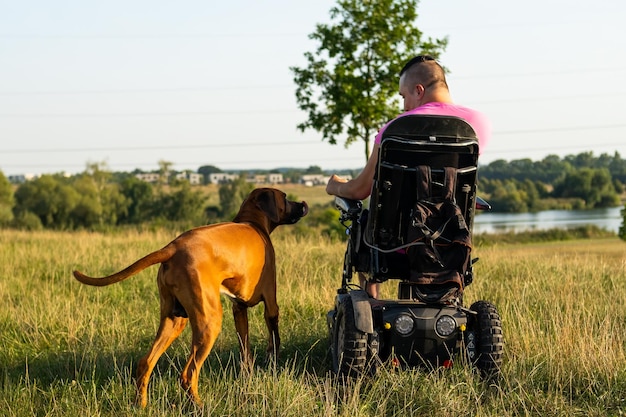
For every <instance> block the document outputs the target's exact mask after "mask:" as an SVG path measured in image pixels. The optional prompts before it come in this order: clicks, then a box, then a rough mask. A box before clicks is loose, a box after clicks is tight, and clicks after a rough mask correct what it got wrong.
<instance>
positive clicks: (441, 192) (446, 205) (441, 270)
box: [407, 166, 472, 301]
mask: <svg viewBox="0 0 626 417" xmlns="http://www.w3.org/2000/svg"><path fill="white" fill-rule="evenodd" d="M456 178H457V176H456V169H455V168H451V167H446V168H444V173H443V183H436V182H433V180H432V173H431V169H430V167H429V166H419V167H418V169H417V196H418V201H417V203H416V204H415V206H414V207H413V209H412V211H411V219H410V221H411V223H410V226H409V228H408V230H407V240H408V242H410V245H411V246H409V247H408V248H407V256H408V258H409V266H410V282H411V283H414V284H417V285H418V286H419V288H420V292H422V293H424V294H426V296H428V293H429V292H432V293H433V295H434V296H435V298H436V300H433V301H446V300H448V299H451V298H454V297H459V296H461V294H462V292H463V289H464V287H465V285H466V284H469V282H467V281H468V278H469V280H471V272H470V269H471V258H470V254H471V250H472V240H471V233H470V230H469V228H468V226H467V224H466V221H465V217H464V216H463V213H462V211H461V209H460V208H459V206H458V205H457V204H456V202H455V198H454V195H455V189H456Z"/></svg>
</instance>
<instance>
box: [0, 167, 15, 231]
mask: <svg viewBox="0 0 626 417" xmlns="http://www.w3.org/2000/svg"><path fill="white" fill-rule="evenodd" d="M14 201H15V200H14V198H13V186H12V185H11V183H10V182H9V180H8V179H7V177H5V176H4V174H3V173H2V172H0V226H6V225H8V224H10V223H11V221H12V220H13V211H12V209H13V204H14Z"/></svg>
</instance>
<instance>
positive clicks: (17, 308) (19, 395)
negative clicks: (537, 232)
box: [0, 228, 626, 417]
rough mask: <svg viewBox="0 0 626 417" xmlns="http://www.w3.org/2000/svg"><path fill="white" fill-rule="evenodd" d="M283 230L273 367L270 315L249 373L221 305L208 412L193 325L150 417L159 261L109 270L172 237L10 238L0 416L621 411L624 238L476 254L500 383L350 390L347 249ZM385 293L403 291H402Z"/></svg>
mask: <svg viewBox="0 0 626 417" xmlns="http://www.w3.org/2000/svg"><path fill="white" fill-rule="evenodd" d="M273 236H274V242H275V246H276V250H277V261H278V281H279V284H278V287H279V289H278V298H279V303H280V306H281V334H282V346H283V349H282V352H281V357H280V359H279V361H278V363H276V364H271V365H266V364H265V361H264V359H265V355H264V351H265V325H264V322H263V308H262V307H258V308H255V309H253V310H252V311H251V315H252V317H251V320H250V326H251V336H252V345H253V348H254V349H255V350H256V352H257V365H256V369H255V372H254V373H253V374H251V375H246V376H244V375H239V374H238V369H239V368H238V351H237V342H236V336H235V331H234V326H233V322H232V317H231V316H230V306H229V305H228V301H225V300H224V302H225V314H224V329H223V332H222V333H221V335H220V336H219V338H218V340H217V343H216V345H215V347H214V350H213V352H212V353H211V355H210V356H209V359H208V360H207V362H206V364H205V366H204V368H203V371H202V373H201V376H200V395H201V397H202V398H203V400H204V404H203V405H202V406H201V407H197V406H195V405H193V404H189V403H188V401H187V400H186V398H185V395H184V394H183V393H182V390H181V389H180V387H179V385H178V374H179V372H180V370H181V369H182V366H183V365H184V363H185V361H186V358H187V354H188V352H189V347H188V344H189V338H190V332H189V330H188V329H187V330H185V332H184V333H183V335H182V336H181V338H180V339H179V340H178V341H177V342H175V343H174V345H172V347H171V348H170V349H169V350H168V351H167V352H166V354H165V355H164V356H163V357H162V358H161V360H160V362H159V364H158V365H157V368H156V370H155V373H154V374H153V376H152V380H151V385H150V388H149V395H150V400H149V404H148V407H147V408H146V409H145V410H141V409H137V408H135V407H134V406H133V405H132V403H133V399H134V381H133V375H134V369H135V365H136V362H137V360H138V359H139V358H140V357H141V356H142V355H143V354H144V353H145V352H146V350H147V349H148V347H149V345H150V343H151V341H152V340H153V337H154V334H155V332H156V328H157V323H158V295H157V289H156V285H155V275H156V267H152V268H150V269H148V270H146V271H144V272H142V273H140V274H139V275H137V276H135V277H133V278H131V279H129V280H128V281H125V282H123V283H119V284H116V285H113V286H110V287H105V288H94V287H87V286H84V285H81V284H79V283H78V282H76V281H75V280H74V279H73V277H72V275H71V271H72V270H73V269H80V270H82V271H84V272H85V273H87V274H92V275H104V274H108V273H111V272H114V271H117V270H119V269H121V268H122V267H125V266H126V265H128V264H129V263H130V262H132V261H134V260H135V259H136V258H138V257H140V256H142V255H144V254H146V253H148V252H150V251H152V250H154V249H157V248H159V247H161V246H163V245H164V244H165V243H167V242H168V241H169V240H171V239H172V238H173V237H174V234H173V233H168V232H141V233H139V232H124V233H119V234H106V235H105V234H93V233H87V232H77V233H62V232H56V233H54V232H37V233H26V232H18V231H7V230H2V231H0V300H2V308H0V340H1V343H0V346H1V349H0V415H1V416H72V417H74V416H179V415H194V416H307V417H309V416H311V417H312V416H351V417H352V416H621V415H626V303H625V302H624V300H625V299H626V243H625V242H623V241H620V240H618V239H616V238H611V239H597V240H580V241H571V242H567V243H541V244H525V245H499V244H496V245H492V246H489V247H478V248H476V249H475V255H476V256H479V257H480V262H478V263H477V264H476V267H475V270H476V279H475V281H474V283H473V284H472V285H471V286H470V287H468V289H467V291H466V293H465V294H466V295H465V299H466V304H467V305H469V304H470V303H472V302H473V301H475V300H477V299H486V300H490V301H492V302H494V303H495V304H496V306H498V309H499V311H500V315H501V316H502V320H503V329H504V333H505V341H506V345H505V362H504V366H503V369H502V375H503V376H502V380H501V381H500V383H499V384H498V385H492V386H486V385H484V384H483V383H481V381H480V380H479V379H478V378H477V377H476V376H475V375H474V374H473V373H472V372H471V371H470V370H468V369H467V368H465V367H463V366H455V367H454V368H453V369H450V370H445V371H443V370H435V371H432V372H425V371H420V370H413V371H404V372H398V371H396V370H394V369H393V368H389V369H386V368H385V369H383V370H382V371H381V372H380V373H379V374H378V375H377V376H376V377H374V378H371V379H360V380H356V381H351V382H348V383H344V382H342V381H338V380H336V378H334V376H333V375H332V374H331V373H329V371H328V369H329V368H330V357H329V355H328V338H327V334H326V324H325V315H326V312H327V311H328V310H329V309H330V308H331V307H332V305H333V299H334V296H335V291H336V288H337V286H338V285H339V282H340V278H339V271H340V267H341V265H340V264H341V260H342V256H343V250H344V246H343V244H341V243H338V242H331V241H328V240H325V239H323V238H321V237H310V238H295V237H293V236H292V235H291V234H290V233H289V231H288V230H287V228H286V229H284V230H282V229H280V228H279V229H278V230H277V231H276V232H275V234H274V235H273ZM384 285H385V288H384V291H385V293H387V294H393V293H394V291H395V288H393V285H392V284H391V283H386V284H384Z"/></svg>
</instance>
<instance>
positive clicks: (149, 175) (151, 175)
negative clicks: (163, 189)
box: [135, 172, 161, 183]
mask: <svg viewBox="0 0 626 417" xmlns="http://www.w3.org/2000/svg"><path fill="white" fill-rule="evenodd" d="M135 177H137V178H139V179H140V180H141V181H145V182H150V183H155V182H159V180H160V179H161V174H159V173H156V172H144V173H141V174H136V175H135Z"/></svg>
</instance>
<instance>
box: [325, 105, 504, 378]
mask: <svg viewBox="0 0 626 417" xmlns="http://www.w3.org/2000/svg"><path fill="white" fill-rule="evenodd" d="M477 161H478V141H477V138H476V134H475V132H474V130H473V129H472V128H471V126H470V125H469V124H468V123H467V122H465V121H464V120H462V119H460V118H456V117H448V116H432V115H411V116H404V117H400V118H398V119H396V120H395V121H393V122H392V123H391V124H390V125H389V126H388V127H387V128H386V129H385V131H384V133H383V137H382V140H381V144H380V149H379V154H378V160H377V167H376V174H375V178H374V183H373V187H372V194H371V196H370V201H369V209H365V208H364V207H363V203H362V202H361V201H356V200H349V199H345V198H341V197H336V198H335V205H336V207H337V209H338V210H339V211H340V221H341V223H342V225H344V227H346V233H347V234H348V242H347V248H346V252H345V255H344V262H343V272H342V277H341V287H340V288H339V289H338V290H337V295H336V297H335V305H334V308H333V309H332V310H330V311H329V312H328V314H327V324H328V330H329V335H330V352H331V357H332V368H333V371H334V372H335V373H337V374H338V375H342V376H359V375H371V374H374V373H375V372H376V370H377V369H378V368H379V366H381V365H382V364H385V363H391V365H392V366H397V367H400V368H405V367H420V366H424V367H427V368H429V369H434V368H438V367H451V366H452V365H453V363H455V362H456V363H465V364H471V365H472V366H473V367H474V369H477V370H478V371H479V373H480V375H481V376H482V377H485V378H489V379H492V378H497V377H498V376H499V374H500V368H501V365H502V360H503V347H504V339H503V334H502V324H501V319H500V315H499V313H498V311H497V308H496V307H495V305H494V304H493V303H491V302H488V301H477V302H474V303H473V304H472V305H471V306H470V307H469V308H467V307H465V306H464V305H463V292H464V290H465V287H467V286H468V285H469V284H470V283H471V282H472V280H473V270H472V266H473V264H474V262H476V261H477V259H472V258H471V231H472V223H473V219H474V214H475V210H477V209H489V208H490V207H489V205H488V203H486V202H485V201H484V200H482V199H480V198H479V197H478V196H477V195H476V179H477V178H476V174H477ZM355 273H360V274H364V275H365V277H366V278H367V280H368V282H385V281H388V280H391V279H393V280H398V292H397V299H374V298H372V297H370V296H369V295H368V294H367V293H366V291H365V290H364V289H363V288H361V287H359V286H358V285H357V284H353V283H352V278H353V275H355Z"/></svg>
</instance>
